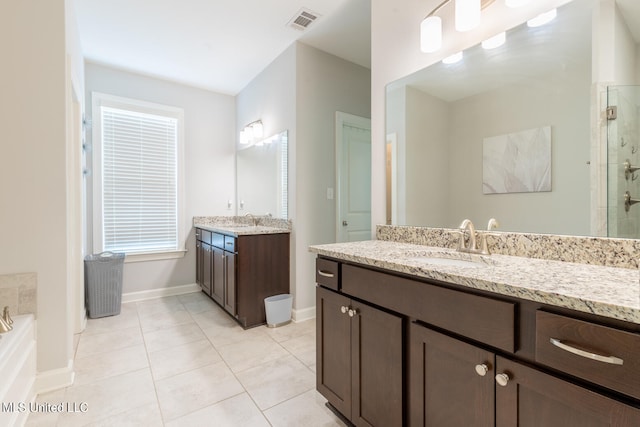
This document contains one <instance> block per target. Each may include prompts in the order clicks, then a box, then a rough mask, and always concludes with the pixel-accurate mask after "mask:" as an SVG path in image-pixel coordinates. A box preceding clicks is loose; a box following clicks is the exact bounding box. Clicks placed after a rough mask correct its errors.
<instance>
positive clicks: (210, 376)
mask: <svg viewBox="0 0 640 427" xmlns="http://www.w3.org/2000/svg"><path fill="white" fill-rule="evenodd" d="M156 390H157V394H158V400H159V402H160V410H161V411H162V415H163V419H164V420H165V422H166V421H169V420H173V419H176V418H178V417H181V416H184V415H186V414H189V413H191V412H194V411H197V410H199V409H202V408H205V407H207V406H209V405H212V404H214V403H217V402H220V401H222V400H225V399H227V398H229V397H232V396H235V395H237V394H240V393H242V392H244V389H243V388H242V385H241V384H240V383H239V382H238V380H237V379H236V377H235V376H234V375H233V373H232V372H231V371H230V370H229V368H227V366H226V365H225V364H224V363H223V362H218V363H214V364H212V365H208V366H205V367H203V368H199V369H194V370H192V371H189V372H185V373H183V374H178V375H174V376H173V377H169V378H165V379H163V380H159V381H156Z"/></svg>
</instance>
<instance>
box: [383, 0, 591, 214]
mask: <svg viewBox="0 0 640 427" xmlns="http://www.w3.org/2000/svg"><path fill="white" fill-rule="evenodd" d="M567 1H568V0H538V1H535V2H531V3H529V4H528V5H527V6H523V7H521V8H518V9H509V8H507V7H506V6H504V5H503V3H502V2H495V3H494V4H493V5H492V6H491V7H489V8H488V9H487V10H485V11H484V12H483V15H482V24H481V25H480V27H479V28H477V29H475V30H472V31H469V32H466V33H457V32H455V31H454V30H453V29H452V22H451V21H452V16H451V13H450V11H451V10H452V9H453V8H452V7H445V8H444V9H443V13H442V14H443V26H444V28H445V33H444V42H443V48H442V49H441V50H440V51H438V52H436V53H433V54H424V53H422V52H421V51H420V43H419V40H420V22H421V21H422V19H423V18H424V17H425V15H426V14H428V13H429V12H430V11H431V10H432V9H433V8H434V7H435V6H437V5H438V4H439V3H440V1H439V0H430V1H416V0H396V1H393V2H391V1H388V0H372V1H371V61H372V62H371V80H372V83H371V85H372V86H371V126H372V130H371V135H372V143H373V151H372V223H373V224H384V223H385V215H386V205H385V200H386V194H385V173H384V170H385V135H386V132H385V86H386V85H387V84H388V83H390V82H392V81H394V80H397V79H399V78H401V77H403V76H406V75H408V74H411V73H413V72H415V71H417V70H419V69H422V68H424V67H426V66H428V65H430V64H432V63H435V62H437V61H439V60H441V59H443V58H445V57H447V56H449V55H451V54H453V53H456V52H458V51H460V50H463V49H465V48H467V47H470V46H473V45H475V44H477V43H479V42H481V41H482V40H484V39H486V38H488V37H489V36H492V35H494V34H496V33H499V32H501V31H504V30H506V29H509V28H512V27H514V26H516V25H518V24H520V23H522V22H524V21H526V20H527V19H529V18H531V17H533V16H536V15H537V14H539V13H542V12H545V11H547V10H548V9H550V8H552V7H555V6H559V5H562V4H564V3H567ZM576 1H591V0H576Z"/></svg>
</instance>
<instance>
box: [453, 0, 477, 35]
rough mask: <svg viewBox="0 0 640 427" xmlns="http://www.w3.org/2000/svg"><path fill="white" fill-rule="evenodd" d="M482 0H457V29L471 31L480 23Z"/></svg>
mask: <svg viewBox="0 0 640 427" xmlns="http://www.w3.org/2000/svg"><path fill="white" fill-rule="evenodd" d="M481 9H482V5H481V0H456V7H455V12H456V18H455V21H456V30H457V31H461V32H462V31H469V30H473V29H474V28H476V27H477V26H478V25H480V10H481Z"/></svg>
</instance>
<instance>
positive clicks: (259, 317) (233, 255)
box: [194, 217, 290, 328]
mask: <svg viewBox="0 0 640 427" xmlns="http://www.w3.org/2000/svg"><path fill="white" fill-rule="evenodd" d="M239 219H240V220H243V219H244V218H242V217H239ZM250 220H251V221H249V222H245V223H242V222H238V221H239V220H238V219H235V220H227V219H225V218H224V217H223V219H220V218H216V217H211V219H209V217H198V218H195V219H194V227H195V229H196V282H197V283H198V284H199V285H200V287H201V288H202V290H203V292H204V293H206V294H207V295H208V296H209V297H211V299H213V301H215V302H216V303H217V304H218V305H220V306H221V307H222V308H223V309H224V310H225V311H226V312H227V313H229V314H230V315H231V316H233V317H234V318H235V319H236V320H237V321H238V322H239V323H240V325H241V326H242V327H243V328H249V327H253V326H258V325H262V324H264V323H265V322H266V315H265V307H264V299H265V298H266V297H270V296H273V295H278V294H287V293H289V265H290V264H289V234H290V229H289V228H288V227H287V226H286V225H285V226H283V225H281V224H278V223H275V224H272V225H258V224H254V223H253V222H252V221H253V219H252V218H250ZM262 220H263V221H265V219H264V218H263V219H262ZM267 220H268V219H267ZM271 221H277V220H271Z"/></svg>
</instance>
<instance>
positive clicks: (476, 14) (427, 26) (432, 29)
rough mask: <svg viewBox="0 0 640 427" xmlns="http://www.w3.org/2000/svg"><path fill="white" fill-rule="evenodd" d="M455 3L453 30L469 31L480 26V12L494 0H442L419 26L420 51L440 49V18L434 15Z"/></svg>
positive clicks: (429, 51)
mask: <svg viewBox="0 0 640 427" xmlns="http://www.w3.org/2000/svg"><path fill="white" fill-rule="evenodd" d="M452 1H453V2H454V3H455V10H454V11H455V28H456V30H457V31H461V32H462V31H469V30H472V29H474V28H475V27H477V26H478V25H479V24H480V15H481V11H482V10H483V9H484V8H486V7H487V6H489V5H490V4H492V3H493V2H494V1H495V0H444V1H443V2H442V3H440V4H439V5H438V6H436V7H435V8H434V9H433V10H432V11H431V12H430V13H429V14H428V15H427V16H426V18H424V20H423V21H422V23H421V24H420V50H421V51H422V52H425V53H432V52H435V51H437V50H438V49H440V48H441V47H442V18H440V17H439V16H437V15H436V14H437V13H438V12H439V11H440V9H442V8H443V7H444V6H446V5H447V4H449V3H451V2H452Z"/></svg>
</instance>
